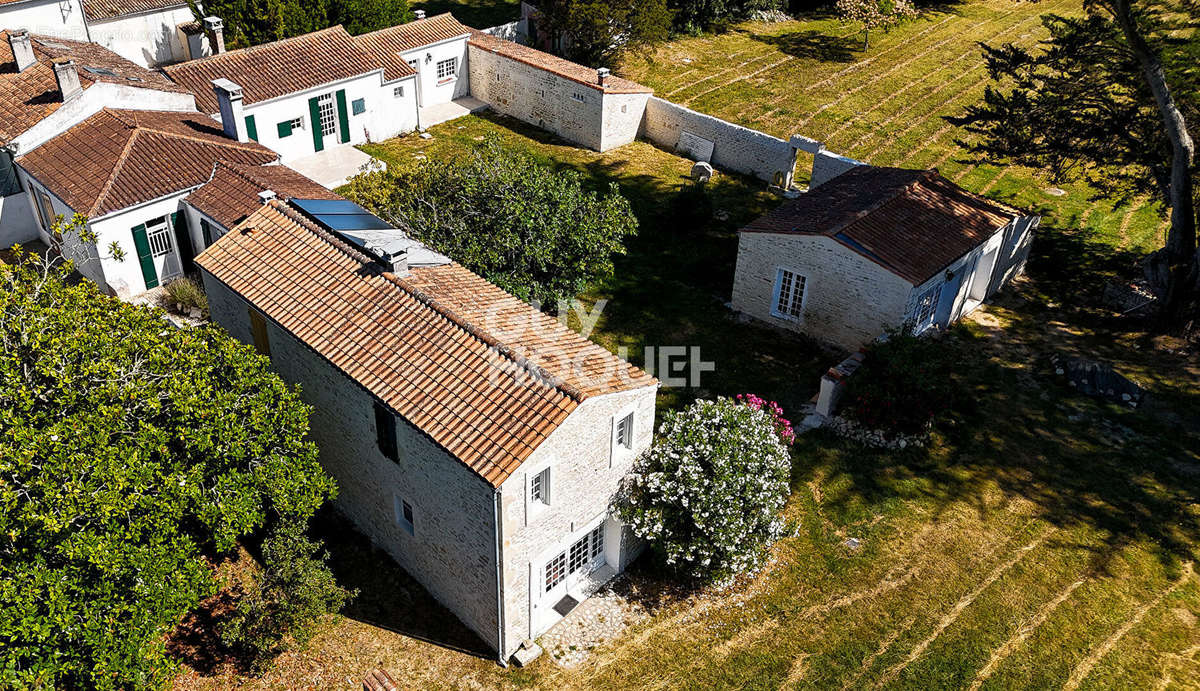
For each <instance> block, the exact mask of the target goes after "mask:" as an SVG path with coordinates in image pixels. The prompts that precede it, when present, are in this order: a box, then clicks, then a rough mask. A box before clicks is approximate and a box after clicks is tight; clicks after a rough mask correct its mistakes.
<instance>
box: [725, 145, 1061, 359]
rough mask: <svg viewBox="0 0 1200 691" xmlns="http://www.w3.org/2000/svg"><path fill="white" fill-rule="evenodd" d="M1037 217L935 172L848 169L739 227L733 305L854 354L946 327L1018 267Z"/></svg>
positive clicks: (1019, 269)
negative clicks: (899, 334)
mask: <svg viewBox="0 0 1200 691" xmlns="http://www.w3.org/2000/svg"><path fill="white" fill-rule="evenodd" d="M1039 219H1040V217H1038V216H1033V215H1028V214H1025V213H1023V212H1020V211H1018V210H1016V209H1013V208H1010V207H1008V206H1005V205H1002V204H1000V203H998V202H994V201H992V200H990V199H987V198H985V197H981V196H979V195H976V194H972V193H970V192H967V191H966V190H964V189H962V188H961V187H958V186H957V185H955V184H954V183H952V182H950V181H949V180H946V179H945V178H943V177H942V176H940V175H938V173H937V171H935V170H905V169H901V168H877V167H874V166H857V167H852V168H850V169H849V170H848V171H846V172H844V173H842V174H840V175H838V176H837V177H834V178H833V179H832V180H829V181H827V182H825V183H824V184H822V185H821V186H820V187H818V188H816V189H814V190H812V191H810V192H808V193H807V194H803V195H801V196H800V197H798V198H796V199H792V200H788V201H785V202H784V203H783V204H781V205H780V206H779V207H778V208H776V209H775V210H773V211H770V212H768V213H767V214H765V215H763V216H761V217H759V218H758V219H756V220H755V221H753V222H751V223H750V224H749V225H747V226H746V227H745V228H742V229H741V232H740V233H739V235H738V258H737V269H736V272H735V276H734V284H733V308H734V309H735V310H737V311H738V312H741V313H743V314H746V315H749V316H751V317H754V318H756V319H758V320H761V321H764V322H767V323H769V324H773V325H775V326H778V327H781V328H784V329H788V330H791V331H797V332H800V333H804V334H807V335H809V336H812V337H813V338H815V339H817V340H821V341H826V342H829V343H834V344H837V345H839V346H842V347H845V348H851V349H853V348H858V347H859V346H861V345H863V344H864V343H866V342H868V341H871V340H873V339H874V338H876V337H877V336H879V335H880V334H882V333H883V332H884V331H885V330H886V329H888V328H890V327H895V326H899V325H900V324H902V323H904V322H909V323H911V324H912V325H913V326H914V327H915V329H916V330H917V331H923V330H925V329H930V328H941V327H945V326H947V325H948V324H950V323H951V322H953V321H955V320H957V319H959V318H960V317H962V316H964V315H966V314H968V313H970V312H971V311H972V310H974V309H975V308H977V307H978V306H979V305H980V303H982V302H983V301H984V300H986V299H987V298H988V297H990V296H991V295H992V294H994V293H995V292H996V291H998V290H1000V289H1001V288H1003V287H1004V286H1005V285H1006V284H1007V283H1008V282H1009V281H1011V280H1012V279H1013V277H1015V276H1017V275H1019V274H1020V273H1021V271H1022V270H1023V269H1024V266H1025V260H1026V257H1027V256H1028V254H1029V243H1030V242H1031V240H1032V237H1033V231H1034V229H1035V228H1036V227H1037V225H1038V222H1039Z"/></svg>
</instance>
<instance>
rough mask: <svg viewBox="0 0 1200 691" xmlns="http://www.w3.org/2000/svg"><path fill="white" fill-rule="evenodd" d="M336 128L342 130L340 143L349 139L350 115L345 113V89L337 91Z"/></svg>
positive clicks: (344, 142)
mask: <svg viewBox="0 0 1200 691" xmlns="http://www.w3.org/2000/svg"><path fill="white" fill-rule="evenodd" d="M337 109H338V129H339V130H341V132H342V143H343V144H346V143H348V142H349V141H350V116H348V115H346V90H345V89H341V90H339V91H338V92H337Z"/></svg>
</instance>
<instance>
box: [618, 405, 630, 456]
mask: <svg viewBox="0 0 1200 691" xmlns="http://www.w3.org/2000/svg"><path fill="white" fill-rule="evenodd" d="M616 437H617V446H624V447H625V448H626V449H632V448H633V413H629V414H628V415H626V416H625V417H623V418H621V419H620V420H617V432H616Z"/></svg>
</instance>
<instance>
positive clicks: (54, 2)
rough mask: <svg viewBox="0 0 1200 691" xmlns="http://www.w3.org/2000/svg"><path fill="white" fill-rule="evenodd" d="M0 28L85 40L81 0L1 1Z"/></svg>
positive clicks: (85, 25)
mask: <svg viewBox="0 0 1200 691" xmlns="http://www.w3.org/2000/svg"><path fill="white" fill-rule="evenodd" d="M0 29H25V30H27V31H29V32H30V33H34V34H40V35H43V36H48V37H49V36H53V37H55V38H69V39H73V40H76V41H86V40H88V29H87V19H86V18H85V17H84V15H83V4H82V2H81V0H0Z"/></svg>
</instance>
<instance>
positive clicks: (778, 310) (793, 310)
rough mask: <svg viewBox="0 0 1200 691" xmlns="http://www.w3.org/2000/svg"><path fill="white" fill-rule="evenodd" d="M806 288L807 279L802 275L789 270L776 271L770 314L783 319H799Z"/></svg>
mask: <svg viewBox="0 0 1200 691" xmlns="http://www.w3.org/2000/svg"><path fill="white" fill-rule="evenodd" d="M807 286H808V279H807V278H805V277H804V275H803V274H801V273H799V272H796V271H792V270H791V269H777V270H776V272H775V299H774V301H773V302H772V304H771V314H773V315H775V316H776V317H783V318H784V319H799V318H800V317H801V316H803V315H804V291H805V288H806V287H807Z"/></svg>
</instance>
